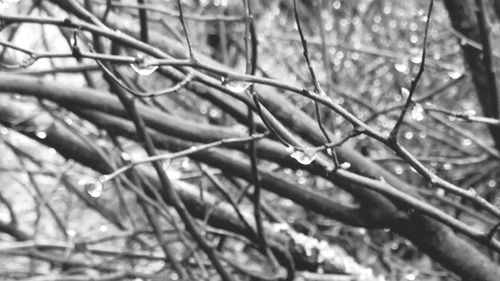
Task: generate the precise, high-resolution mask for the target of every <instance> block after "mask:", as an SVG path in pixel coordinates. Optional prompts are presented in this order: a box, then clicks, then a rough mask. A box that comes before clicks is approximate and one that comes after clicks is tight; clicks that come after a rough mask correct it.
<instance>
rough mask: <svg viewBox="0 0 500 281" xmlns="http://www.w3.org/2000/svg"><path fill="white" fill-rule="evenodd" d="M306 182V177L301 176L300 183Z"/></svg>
mask: <svg viewBox="0 0 500 281" xmlns="http://www.w3.org/2000/svg"><path fill="white" fill-rule="evenodd" d="M306 182H307V179H306V177H300V178H299V180H298V183H299V184H305V183H306Z"/></svg>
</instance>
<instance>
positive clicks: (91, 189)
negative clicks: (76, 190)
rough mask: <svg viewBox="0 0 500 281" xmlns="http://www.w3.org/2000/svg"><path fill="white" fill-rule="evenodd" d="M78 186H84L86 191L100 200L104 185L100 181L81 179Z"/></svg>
mask: <svg viewBox="0 0 500 281" xmlns="http://www.w3.org/2000/svg"><path fill="white" fill-rule="evenodd" d="M78 185H80V186H82V187H83V188H84V189H85V191H86V192H87V193H88V194H89V195H90V196H92V197H94V198H99V197H101V195H102V191H103V184H102V181H100V180H94V179H92V180H89V179H81V180H80V181H79V182H78Z"/></svg>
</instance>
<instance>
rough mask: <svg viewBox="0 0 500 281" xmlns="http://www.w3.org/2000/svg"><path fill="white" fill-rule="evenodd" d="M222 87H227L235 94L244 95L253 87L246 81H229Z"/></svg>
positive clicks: (224, 82)
mask: <svg viewBox="0 0 500 281" xmlns="http://www.w3.org/2000/svg"><path fill="white" fill-rule="evenodd" d="M222 85H224V86H226V88H228V89H229V90H231V91H233V92H235V93H239V94H241V93H243V92H245V90H246V89H248V87H250V86H251V85H252V83H249V82H246V81H228V80H223V81H222Z"/></svg>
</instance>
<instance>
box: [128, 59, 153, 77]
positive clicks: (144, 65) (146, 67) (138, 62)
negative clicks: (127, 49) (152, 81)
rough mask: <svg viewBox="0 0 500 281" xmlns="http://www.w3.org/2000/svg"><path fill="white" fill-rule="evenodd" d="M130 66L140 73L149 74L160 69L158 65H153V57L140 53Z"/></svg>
mask: <svg viewBox="0 0 500 281" xmlns="http://www.w3.org/2000/svg"><path fill="white" fill-rule="evenodd" d="M130 67H132V69H133V70H134V71H135V72H136V73H137V74H139V75H142V76H148V75H151V73H153V72H155V70H157V69H158V66H157V65H151V58H148V57H145V56H144V55H142V54H138V55H137V56H136V57H135V62H134V63H131V64H130Z"/></svg>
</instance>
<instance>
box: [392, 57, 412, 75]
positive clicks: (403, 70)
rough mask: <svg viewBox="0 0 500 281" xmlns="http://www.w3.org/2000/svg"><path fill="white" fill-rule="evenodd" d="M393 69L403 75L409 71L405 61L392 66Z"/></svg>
mask: <svg viewBox="0 0 500 281" xmlns="http://www.w3.org/2000/svg"><path fill="white" fill-rule="evenodd" d="M394 68H395V69H396V71H398V72H400V73H405V74H407V73H408V72H409V71H410V67H409V65H408V60H407V59H403V61H401V62H398V63H396V64H394Z"/></svg>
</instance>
